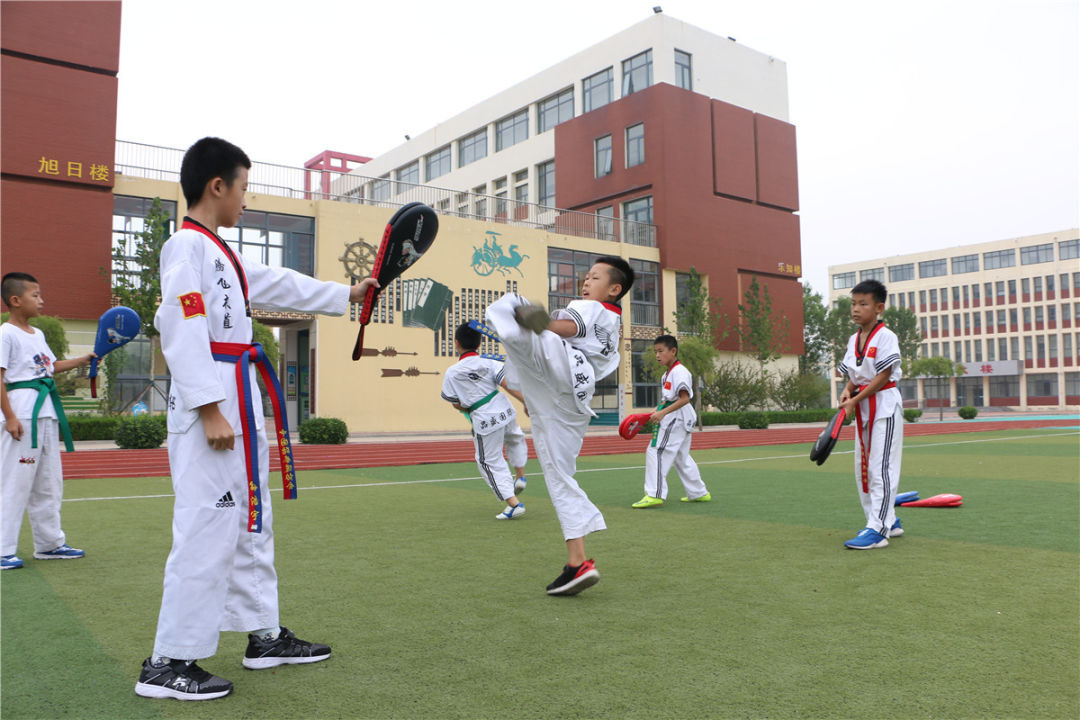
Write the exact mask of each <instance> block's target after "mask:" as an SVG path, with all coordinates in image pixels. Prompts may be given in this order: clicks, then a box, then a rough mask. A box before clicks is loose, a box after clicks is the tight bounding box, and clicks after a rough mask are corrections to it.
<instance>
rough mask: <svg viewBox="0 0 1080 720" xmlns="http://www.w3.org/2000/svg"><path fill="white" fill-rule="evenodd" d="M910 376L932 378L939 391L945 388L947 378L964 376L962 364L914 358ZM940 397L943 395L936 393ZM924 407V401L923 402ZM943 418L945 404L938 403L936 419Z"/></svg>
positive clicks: (943, 358) (928, 358)
mask: <svg viewBox="0 0 1080 720" xmlns="http://www.w3.org/2000/svg"><path fill="white" fill-rule="evenodd" d="M911 374H912V376H913V377H924V378H934V379H936V380H937V381H938V384H937V387H938V389H939V390H940V389H941V388H942V387H943V386H946V387H947V382H948V380H947V378H951V377H956V376H957V375H963V374H964V365H963V363H954V362H953V361H952V360H950V359H949V358H947V357H921V358H915V360H914V362H912V363H911ZM938 394H939V395H942V394H943V393H940V392H939V393H938ZM924 405H925V401H924ZM944 417H945V403H943V402H939V403H938V419H939V420H940V419H943V418H944Z"/></svg>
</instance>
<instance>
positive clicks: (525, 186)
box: [514, 170, 529, 205]
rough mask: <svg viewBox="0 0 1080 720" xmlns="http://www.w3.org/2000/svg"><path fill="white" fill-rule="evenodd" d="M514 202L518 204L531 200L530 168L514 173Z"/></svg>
mask: <svg viewBox="0 0 1080 720" xmlns="http://www.w3.org/2000/svg"><path fill="white" fill-rule="evenodd" d="M514 202H516V203H517V204H518V205H521V204H524V203H527V202H529V171H528V170H518V171H517V172H516V173H514Z"/></svg>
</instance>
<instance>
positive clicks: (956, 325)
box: [952, 313, 960, 335]
mask: <svg viewBox="0 0 1080 720" xmlns="http://www.w3.org/2000/svg"><path fill="white" fill-rule="evenodd" d="M952 329H953V334H954V335H959V334H960V313H957V314H956V315H953V316H952Z"/></svg>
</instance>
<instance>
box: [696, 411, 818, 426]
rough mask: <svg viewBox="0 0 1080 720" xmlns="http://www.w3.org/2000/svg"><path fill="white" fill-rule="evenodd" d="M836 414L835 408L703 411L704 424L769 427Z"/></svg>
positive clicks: (815, 419)
mask: <svg viewBox="0 0 1080 720" xmlns="http://www.w3.org/2000/svg"><path fill="white" fill-rule="evenodd" d="M835 414H836V409H835V408H817V409H815V410H769V411H767V412H761V411H750V410H748V411H746V412H703V413H701V423H702V424H703V425H738V426H739V427H763V428H764V427H768V426H769V425H770V424H781V423H811V422H828V421H829V420H832V416H833V415H835Z"/></svg>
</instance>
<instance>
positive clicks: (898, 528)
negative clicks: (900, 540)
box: [889, 518, 904, 538]
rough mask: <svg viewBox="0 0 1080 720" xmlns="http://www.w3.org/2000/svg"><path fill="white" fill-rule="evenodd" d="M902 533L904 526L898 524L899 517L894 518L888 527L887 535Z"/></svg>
mask: <svg viewBox="0 0 1080 720" xmlns="http://www.w3.org/2000/svg"><path fill="white" fill-rule="evenodd" d="M903 534H904V528H903V527H902V526H901V525H900V518H896V522H894V523H893V524H892V527H891V528H889V537H891V538H894V537H900V536H901V535H903Z"/></svg>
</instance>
